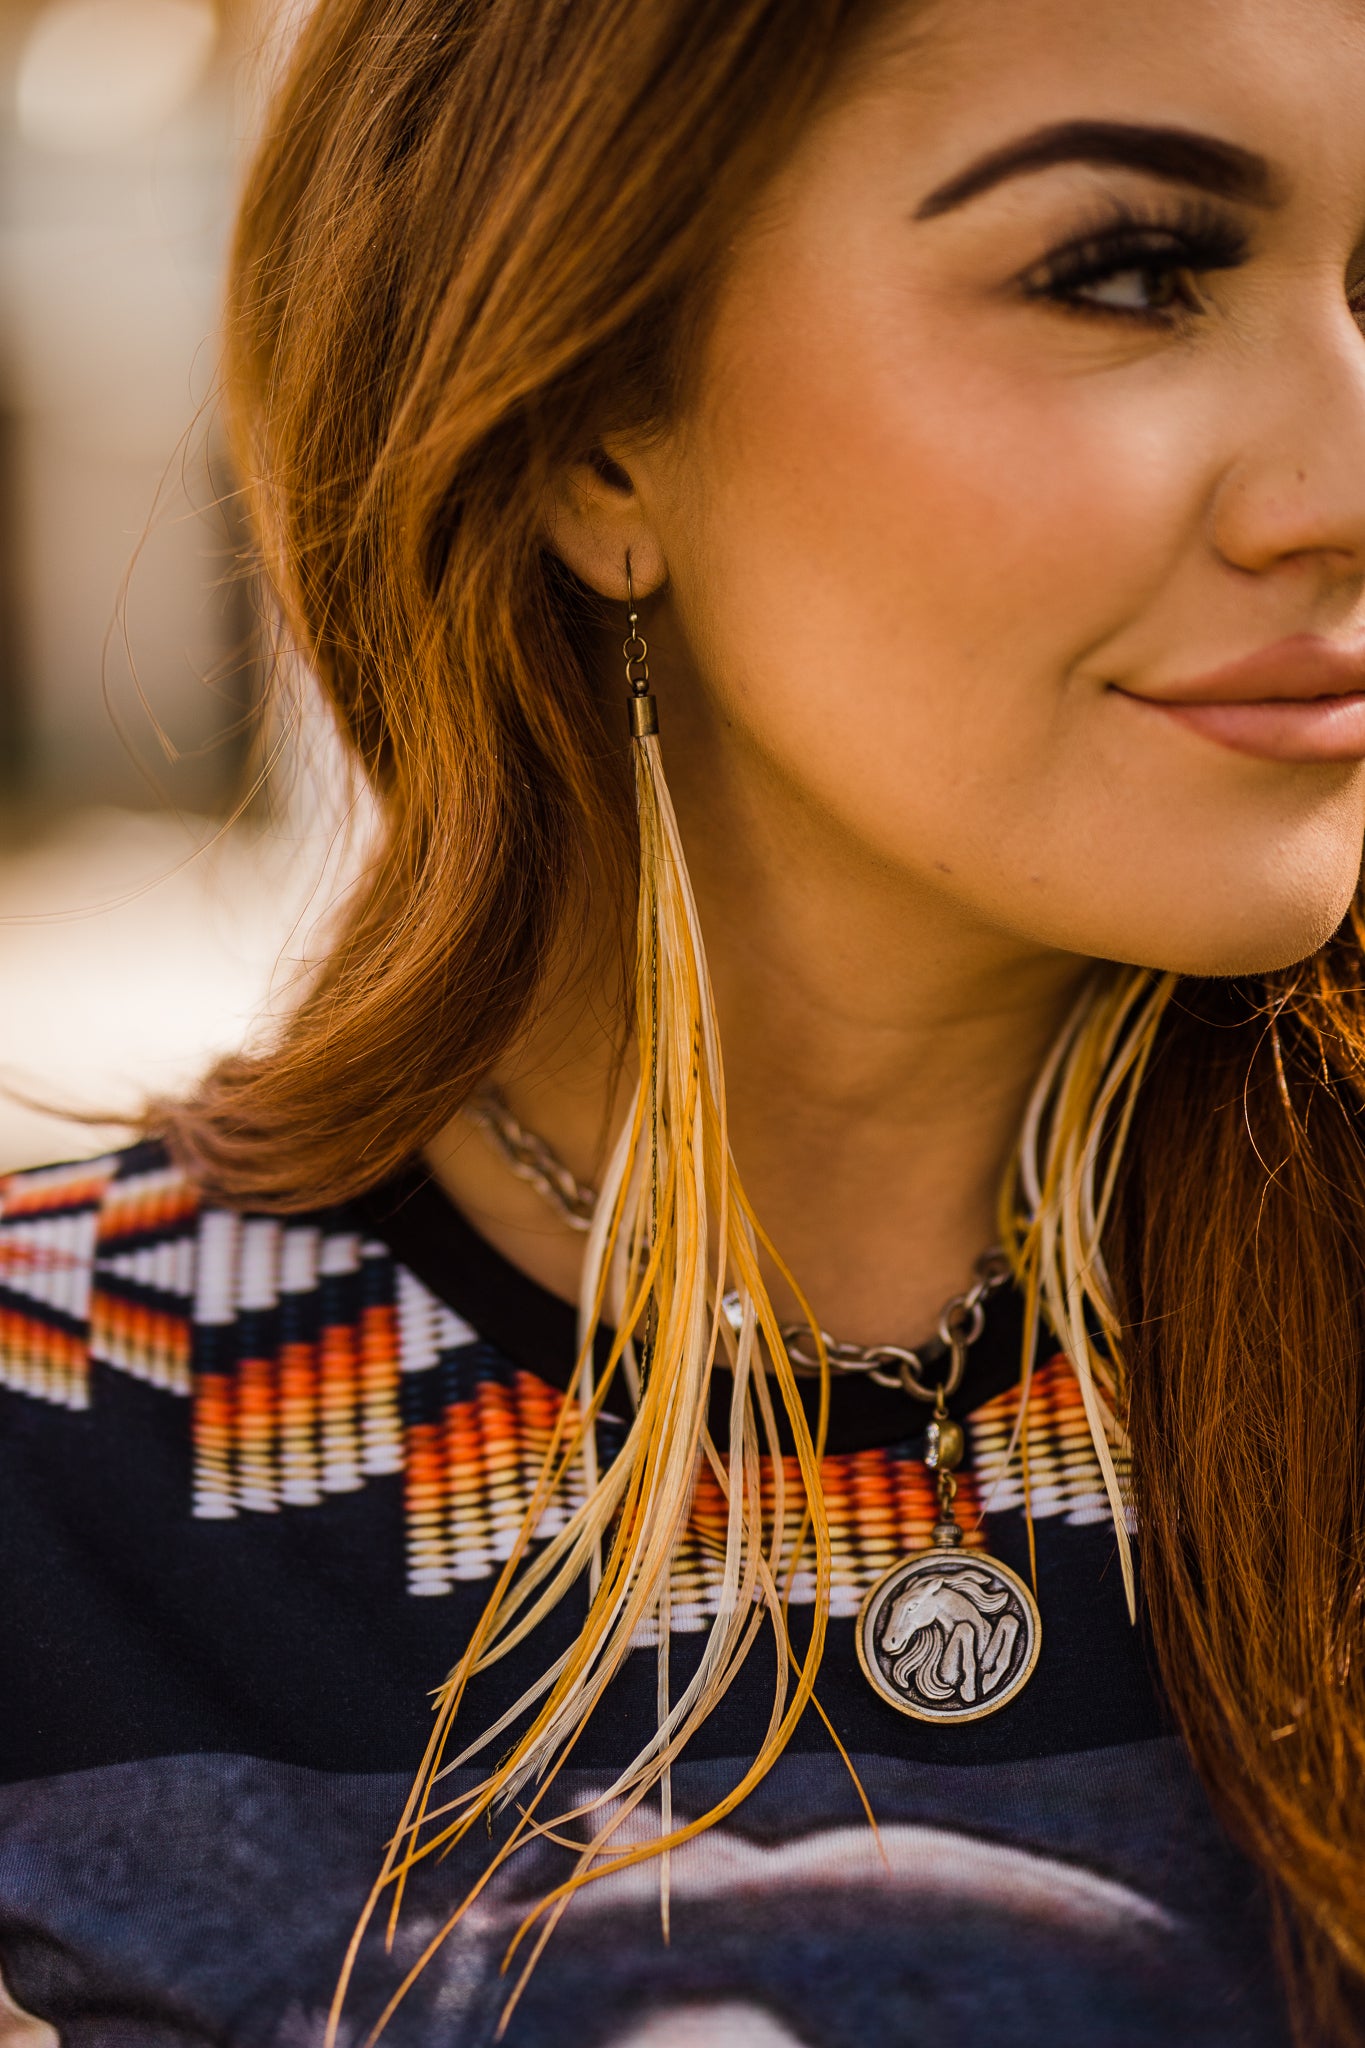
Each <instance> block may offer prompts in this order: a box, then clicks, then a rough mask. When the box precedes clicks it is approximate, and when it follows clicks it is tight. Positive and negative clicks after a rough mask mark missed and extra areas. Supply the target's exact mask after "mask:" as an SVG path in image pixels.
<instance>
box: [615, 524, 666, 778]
mask: <svg viewBox="0 0 1365 2048" xmlns="http://www.w3.org/2000/svg"><path fill="white" fill-rule="evenodd" d="M626 616H627V620H628V622H629V626H630V631H629V632H628V633H627V635H626V638H625V641H624V643H623V645H622V648H621V652H622V654H623V655H624V656H625V660H626V686H627V688H628V689H629V691H630V730H631V734H632V737H633V738H635V739H637V740H645V739H649V738H650V737H651V736H652V735H653V734H654V733H657V732H658V730H659V707H658V705H657V703H656V702H655V700H654V693H653V691H652V690H651V689H650V687H649V643H648V642H647V641H646V640H645V639H644V638H643V637H642V636H641V633H640V617H639V613H638V612H637V611H636V609H635V579H634V577H633V576H632V575H631V569H630V549H629V548H627V549H626Z"/></svg>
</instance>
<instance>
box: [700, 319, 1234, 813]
mask: <svg viewBox="0 0 1365 2048" xmlns="http://www.w3.org/2000/svg"><path fill="white" fill-rule="evenodd" d="M1000 356H1001V351H1000V349H999V347H998V346H997V347H996V348H995V350H994V351H992V350H991V349H990V348H988V347H985V346H982V347H981V348H979V349H978V351H977V352H976V354H975V356H973V354H972V353H970V352H969V351H968V350H967V349H966V348H964V340H963V323H962V322H961V321H957V322H954V321H953V320H952V319H950V318H942V317H940V318H936V317H934V315H933V314H932V313H930V312H928V311H926V310H925V309H922V308H921V309H916V308H914V307H913V306H910V305H907V304H906V303H904V302H902V303H897V302H896V299H895V296H894V295H886V296H882V297H880V298H874V297H870V296H869V295H868V294H866V293H863V294H862V295H861V296H859V295H858V293H857V292H856V291H855V289H854V288H853V286H852V285H848V286H847V288H845V289H839V290H832V291H830V292H828V293H826V294H823V295H819V294H815V293H811V294H808V295H807V296H806V298H805V300H804V301H803V299H802V297H801V295H799V294H798V293H796V292H795V291H792V290H791V289H790V287H789V289H788V292H787V295H786V299H785V302H784V303H778V302H777V299H776V295H775V294H774V301H773V303H771V304H770V305H767V306H764V304H763V302H762V300H761V298H759V299H758V301H757V304H755V303H754V301H753V300H750V302H749V304H748V305H747V306H746V310H745V317H744V319H743V320H742V322H741V321H736V322H735V323H734V324H733V325H732V326H731V327H730V328H729V330H728V331H724V330H723V331H722V334H721V336H720V355H719V361H718V364H717V370H716V374H715V376H714V379H713V386H712V388H713V391H714V393H715V397H714V399H713V403H712V406H711V409H710V411H709V413H708V414H707V415H706V416H705V420H704V427H703V438H702V445H701V447H700V449H699V451H698V467H699V470H700V471H701V473H703V474H704V475H705V477H706V480H707V498H706V507H705V511H704V514H703V515H702V518H701V521H700V528H701V531H700V546H699V554H700V557H701V562H702V563H703V564H704V572H703V574H702V575H701V576H700V577H694V578H692V579H688V580H690V581H692V583H693V584H694V586H695V587H696V588H697V589H704V592H705V598H704V602H703V603H701V604H694V605H693V607H692V614H693V615H692V617H691V618H690V619H689V627H690V630H691V631H692V632H693V635H694V637H696V636H700V637H701V638H702V640H703V641H704V642H705V643H707V644H708V645H709V646H710V648H711V651H712V658H711V660H710V661H709V662H708V664H707V666H708V667H709V669H710V671H711V674H712V679H713V683H714V686H715V687H716V689H717V690H718V691H719V692H721V693H723V694H724V695H726V696H727V697H728V698H729V699H730V700H731V705H730V708H731V709H732V711H733V712H734V713H735V714H736V715H738V716H739V717H740V718H741V719H742V720H743V721H744V722H746V723H752V724H754V725H755V727H757V726H759V725H760V724H764V725H766V724H767V723H768V721H769V719H770V717H771V715H772V714H773V713H774V712H775V711H776V710H777V708H778V707H779V706H780V710H781V716H782V720H783V722H784V724H785V726H786V728H787V731H788V733H789V735H793V736H794V734H795V731H796V730H797V729H799V730H801V731H804V732H806V733H807V735H808V744H809V745H812V746H815V745H818V746H820V747H824V746H826V745H827V744H828V742H829V738H830V732H831V726H832V724H834V722H835V721H837V720H839V719H843V718H845V717H846V715H847V714H848V712H849V711H850V710H851V709H852V707H853V705H854V704H855V703H856V704H857V705H858V706H859V707H860V709H861V712H862V713H863V714H864V715H865V716H866V717H867V718H868V719H870V720H871V721H873V722H874V723H875V726H876V728H877V730H878V731H879V732H880V733H881V734H882V735H883V738H884V740H885V742H886V746H885V747H884V748H883V749H882V751H881V754H880V757H879V760H878V761H866V760H865V761H864V762H863V765H862V770H861V772H862V773H864V774H867V775H870V776H871V777H872V779H873V781H874V782H875V781H876V779H877V776H878V773H879V771H880V773H883V774H886V775H891V774H894V773H895V772H896V763H895V761H894V758H892V757H893V756H894V754H895V752H896V750H897V748H902V749H903V748H911V749H913V758H916V759H918V760H920V761H921V762H923V761H926V760H930V759H932V760H933V761H934V762H935V763H936V764H937V765H938V767H939V769H940V771H941V772H943V773H945V774H948V775H950V776H951V777H952V779H954V780H956V779H958V777H959V776H960V775H961V774H962V773H963V772H964V770H965V766H966V763H965V761H963V760H961V759H959V758H958V757H959V756H961V755H963V754H964V753H965V751H966V747H967V743H968V741H969V739H970V738H971V736H972V733H973V729H974V730H975V733H976V735H977V736H979V734H980V733H981V732H982V731H989V732H991V733H992V734H994V735H995V741H994V749H993V750H994V751H995V752H996V753H997V755H998V758H999V761H1000V765H1001V767H1002V769H1007V770H1008V771H1009V772H1011V773H1014V772H1017V771H1018V769H1019V767H1020V766H1021V764H1023V763H1027V761H1028V760H1029V759H1030V758H1035V757H1041V755H1042V754H1043V753H1044V752H1045V750H1046V749H1047V748H1049V747H1050V746H1051V745H1052V744H1053V741H1054V739H1055V726H1056V718H1057V715H1058V711H1059V706H1060V701H1061V698H1062V696H1063V694H1064V692H1065V690H1066V687H1067V679H1068V677H1069V675H1070V674H1071V672H1072V670H1073V668H1074V667H1075V666H1076V664H1078V663H1080V662H1083V661H1085V660H1086V659H1087V658H1088V657H1090V656H1091V655H1092V654H1093V653H1094V651H1095V650H1096V649H1097V647H1100V646H1102V645H1103V644H1104V643H1106V642H1107V641H1109V640H1110V639H1112V638H1113V637H1114V636H1115V635H1116V634H1118V633H1121V632H1122V631H1123V630H1124V629H1125V628H1126V627H1127V626H1128V625H1129V623H1130V622H1131V620H1132V619H1133V617H1134V616H1135V614H1137V613H1139V612H1141V611H1142V609H1143V608H1144V607H1145V606H1146V605H1147V604H1148V603H1149V601H1150V599H1151V596H1152V593H1153V592H1154V591H1155V590H1157V589H1159V588H1160V587H1161V585H1162V584H1163V582H1164V581H1165V580H1166V579H1168V578H1169V577H1170V575H1171V573H1172V569H1173V565H1174V563H1175V561H1176V559H1177V558H1178V556H1179V554H1180V552H1181V551H1182V549H1185V548H1187V547H1188V546H1189V543H1190V537H1191V532H1192V529H1197V528H1198V526H1199V523H1200V518H1201V508H1202V504H1203V499H1204V490H1203V482H1204V479H1203V475H1202V473H1201V468H1200V464H1199V457H1198V453H1197V449H1198V442H1197V440H1196V439H1195V438H1193V437H1192V436H1191V434H1190V433H1189V432H1188V421H1186V420H1184V419H1181V418H1179V417H1172V408H1171V406H1170V405H1169V404H1166V405H1165V406H1164V407H1163V406H1162V405H1160V404H1157V403H1155V402H1154V401H1153V400H1152V399H1151V398H1150V397H1148V395H1147V394H1144V393H1141V392H1138V393H1132V394H1128V396H1127V399H1126V402H1116V401H1115V392H1114V387H1113V385H1112V384H1111V383H1108V382H1106V381H1105V380H1104V379H1101V378H1096V379H1092V380H1091V381H1090V383H1089V385H1088V386H1086V385H1083V384H1082V382H1081V380H1080V379H1077V378H1071V379H1066V378H1062V379H1059V378H1058V377H1057V376H1056V375H1055V374H1054V375H1052V376H1050V377H1049V376H1047V375H1044V374H1042V373H1037V374H1029V372H1028V370H1027V368H1026V367H1023V366H1021V365H1020V364H1019V363H1017V362H1007V361H1001V360H1000ZM682 598H683V602H684V604H686V602H687V593H686V591H685V590H684V591H683V592H682ZM769 730H771V727H770V726H769ZM855 751H856V750H854V749H851V748H849V747H845V746H842V745H841V746H840V748H839V768H840V773H841V774H847V772H848V768H849V765H850V764H849V755H850V753H853V752H855ZM1035 765H1038V759H1037V758H1035ZM868 793H869V794H871V791H870V790H869V792H868Z"/></svg>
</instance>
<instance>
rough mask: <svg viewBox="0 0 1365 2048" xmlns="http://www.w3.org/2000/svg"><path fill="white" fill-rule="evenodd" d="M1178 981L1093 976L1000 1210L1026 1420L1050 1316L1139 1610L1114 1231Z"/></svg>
mask: <svg viewBox="0 0 1365 2048" xmlns="http://www.w3.org/2000/svg"><path fill="white" fill-rule="evenodd" d="M1175 984H1176V976H1175V975H1173V974H1155V973H1152V972H1151V971H1150V970H1148V969H1146V968H1138V967H1120V968H1104V969H1101V970H1100V971H1099V972H1098V973H1097V974H1096V975H1095V977H1094V978H1093V980H1092V981H1091V982H1090V983H1089V984H1088V986H1087V987H1086V988H1085V990H1084V991H1083V993H1082V995H1081V998H1080V1001H1079V1002H1078V1003H1077V1005H1076V1008H1075V1010H1074V1011H1073V1012H1072V1015H1071V1017H1070V1019H1069V1020H1068V1022H1067V1024H1066V1025H1065V1027H1064V1028H1063V1030H1062V1032H1061V1035H1060V1037H1059V1038H1058V1040H1057V1042H1056V1044H1055V1045H1054V1047H1053V1049H1052V1052H1051V1055H1050V1056H1049V1058H1048V1060H1047V1063H1046V1064H1045V1066H1044V1068H1043V1071H1042V1073H1041V1074H1040V1075H1039V1077H1038V1080H1037V1083H1036V1085H1035V1087H1034V1091H1033V1095H1032V1098H1031V1100H1030V1102H1029V1107H1028V1110H1027V1113H1026V1115H1025V1118H1024V1126H1023V1131H1022V1133H1021V1136H1020V1141H1019V1148H1018V1151H1017V1153H1016V1155H1015V1159H1014V1164H1013V1169H1012V1172H1011V1174H1010V1176H1009V1177H1008V1179H1007V1180H1006V1183H1005V1186H1004V1188H1003V1190H1002V1195H1001V1210H1000V1232H1001V1242H1002V1243H1003V1245H1004V1246H1005V1249H1006V1251H1007V1252H1008V1254H1009V1257H1010V1261H1011V1264H1012V1265H1013V1267H1014V1271H1015V1275H1016V1277H1017V1279H1018V1281H1019V1284H1020V1286H1021V1287H1022V1289H1023V1293H1024V1300H1025V1316H1024V1327H1025V1333H1026V1335H1025V1354H1024V1384H1023V1394H1022V1398H1021V1401H1020V1408H1019V1414H1020V1423H1021V1424H1022V1423H1023V1421H1024V1418H1025V1416H1026V1414H1027V1407H1028V1392H1029V1379H1030V1377H1031V1373H1032V1366H1033V1354H1034V1349H1035V1333H1036V1330H1037V1325H1038V1319H1039V1316H1040V1314H1041V1316H1042V1317H1043V1318H1044V1319H1045V1320H1046V1321H1047V1322H1048V1323H1049V1324H1050V1325H1051V1327H1052V1329H1053V1331H1054V1332H1055V1333H1056V1335H1057V1337H1058V1338H1059V1340H1060V1341H1061V1344H1062V1347H1063V1349H1064V1351H1065V1352H1066V1355H1067V1358H1068V1359H1069V1361H1070V1363H1071V1369H1072V1371H1073V1372H1074V1373H1075V1375H1076V1378H1077V1381H1078V1383H1079V1385H1080V1390H1081V1398H1082V1401H1083V1402H1084V1405H1085V1414H1086V1421H1087V1423H1088V1424H1089V1428H1090V1437H1091V1441H1092V1443H1093V1444H1094V1447H1095V1456H1096V1458H1097V1459H1098V1461H1099V1467H1100V1471H1101V1473H1102V1474H1103V1476H1104V1486H1105V1492H1106V1493H1107V1495H1108V1497H1109V1507H1110V1512H1111V1514H1112V1515H1113V1518H1114V1533H1115V1536H1116V1537H1117V1540H1118V1547H1119V1563H1120V1566H1121V1568H1122V1572H1123V1585H1124V1592H1125V1595H1126V1597H1127V1601H1128V1612H1129V1615H1130V1617H1131V1618H1133V1619H1136V1615H1137V1591H1136V1585H1135V1581H1134V1576H1133V1555H1132V1542H1131V1538H1130V1533H1129V1527H1128V1503H1127V1500H1126V1499H1125V1495H1124V1483H1123V1482H1124V1474H1123V1471H1122V1469H1121V1467H1122V1466H1123V1465H1125V1464H1126V1460H1127V1453H1128V1439H1127V1434H1126V1432H1125V1430H1124V1427H1123V1352H1122V1341H1121V1339H1122V1332H1121V1330H1120V1327H1119V1320H1118V1313H1117V1310H1116V1309H1115V1306H1114V1299H1113V1289H1112V1287H1111V1285H1110V1280H1109V1273H1108V1270H1107V1268H1106V1265H1105V1260H1104V1250H1103V1239H1104V1227H1105V1224H1106V1222H1107V1220H1108V1217H1109V1212H1110V1209H1111V1207H1112V1205H1113V1199H1114V1190H1115V1187H1116V1185H1117V1182H1118V1173H1119V1166H1120V1163H1121V1161H1122V1158H1123V1150H1124V1146H1125V1144H1126V1143H1127V1139H1128V1132H1129V1128H1130V1126H1131V1124H1132V1119H1133V1111H1134V1109H1135V1107H1136V1105H1137V1097H1138V1091H1139V1089H1140V1088H1141V1086H1142V1079H1143V1075H1144V1074H1145V1073H1146V1071H1147V1066H1148V1062H1149V1061H1150V1059H1151V1056H1152V1050H1153V1047H1154V1046H1155V1044H1156V1038H1157V1033H1158V1030H1159V1028H1160V1025H1161V1020H1162V1018H1163V1016H1164V1015H1165V1013H1166V1006H1167V1004H1168V1003H1169V1002H1170V999H1171V995H1172V993H1173V991H1174V989H1175ZM1017 1435H1018V1429H1016V1436H1017ZM1014 1448H1015V1445H1014V1443H1013V1442H1012V1443H1011V1446H1010V1450H1011V1454H1012V1453H1013V1450H1014Z"/></svg>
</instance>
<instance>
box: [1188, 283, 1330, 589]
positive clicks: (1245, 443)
mask: <svg viewBox="0 0 1365 2048" xmlns="http://www.w3.org/2000/svg"><path fill="white" fill-rule="evenodd" d="M1315 297H1316V294H1315ZM1257 353H1258V357H1259V351H1258V352H1257ZM1259 372H1260V374H1258V375H1257V376H1256V378H1255V380H1254V382H1253V384H1252V388H1250V389H1249V390H1245V391H1244V392H1243V394H1242V403H1243V418H1244V420H1245V427H1244V429H1243V438H1242V447H1241V451H1240V453H1239V455H1238V457H1237V459H1236V460H1235V461H1234V463H1233V464H1232V465H1231V466H1230V467H1229V468H1228V470H1227V471H1226V472H1225V473H1224V475H1223V477H1222V479H1221V482H1220V485H1219V488H1218V490H1217V493H1216V495H1215V500H1214V505H1213V529H1214V530H1213V538H1214V543H1215V545H1216V547H1217V549H1218V551H1219V553H1220V554H1221V555H1222V556H1223V558H1224V560H1225V561H1227V562H1229V563H1230V564H1231V565H1232V566H1233V567H1234V568H1237V569H1242V570H1247V571H1250V572H1252V573H1253V574H1257V575H1265V574H1267V573H1268V572H1270V571H1273V570H1275V569H1277V568H1278V567H1280V566H1281V565H1283V564H1286V563H1297V564H1301V565H1304V566H1307V565H1310V564H1311V565H1312V566H1313V567H1315V568H1316V569H1317V571H1318V574H1319V575H1320V576H1321V578H1322V579H1323V581H1324V583H1326V584H1329V585H1336V584H1341V583H1346V582H1349V581H1350V580H1351V579H1352V578H1365V334H1362V332H1361V329H1360V327H1359V326H1358V325H1357V323H1356V319H1355V316H1354V315H1353V313H1352V312H1351V309H1350V307H1349V306H1348V305H1347V304H1346V303H1345V301H1344V299H1343V298H1342V296H1341V294H1340V288H1339V287H1338V288H1337V289H1336V291H1335V292H1333V293H1331V294H1330V296H1329V295H1328V294H1324V295H1323V300H1322V301H1320V302H1319V303H1316V304H1313V305H1307V304H1300V306H1299V307H1298V310H1297V317H1296V318H1295V319H1294V321H1293V325H1292V332H1290V333H1283V332H1282V333H1281V334H1280V336H1279V337H1277V339H1276V341H1275V345H1274V346H1273V347H1267V349H1266V352H1265V355H1264V357H1263V358H1260V360H1259Z"/></svg>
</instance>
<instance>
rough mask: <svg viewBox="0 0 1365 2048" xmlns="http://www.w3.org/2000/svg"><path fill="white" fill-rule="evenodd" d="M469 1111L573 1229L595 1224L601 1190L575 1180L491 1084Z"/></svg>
mask: <svg viewBox="0 0 1365 2048" xmlns="http://www.w3.org/2000/svg"><path fill="white" fill-rule="evenodd" d="M465 1115H466V1116H467V1117H468V1118H469V1121H470V1122H471V1123H473V1124H477V1125H478V1127H479V1129H480V1130H481V1131H484V1132H486V1133H487V1135H488V1136H489V1137H490V1138H491V1139H492V1140H493V1144H494V1147H495V1149H496V1150H497V1151H499V1152H500V1153H501V1154H502V1157H503V1159H504V1161H505V1162H506V1164H507V1165H508V1166H509V1167H510V1168H511V1170H512V1172H513V1173H514V1174H515V1175H516V1177H517V1179H518V1180H524V1181H525V1182H526V1184H527V1186H528V1187H533V1188H534V1189H535V1191H536V1193H537V1194H538V1195H540V1196H542V1197H543V1198H544V1200H545V1201H547V1202H548V1203H549V1204H550V1206H551V1207H552V1208H553V1209H557V1210H558V1211H559V1214H560V1216H561V1217H562V1219H563V1220H564V1222H565V1223H567V1224H568V1226H569V1228H570V1230H580V1231H587V1230H589V1229H590V1228H591V1227H592V1212H593V1210H594V1209H595V1208H596V1207H597V1190H596V1189H595V1188H585V1187H584V1186H583V1183H582V1182H581V1181H578V1180H575V1179H574V1177H573V1175H572V1174H571V1173H570V1171H569V1169H568V1167H567V1166H566V1165H565V1164H564V1162H563V1160H562V1159H557V1158H556V1157H555V1155H554V1153H553V1152H552V1151H551V1150H550V1148H549V1146H548V1145H547V1144H546V1142H545V1140H544V1139H543V1138H538V1137H537V1136H536V1134H535V1132H534V1131H528V1130H527V1129H526V1126H525V1125H524V1124H520V1123H518V1122H517V1119H516V1118H515V1117H514V1116H513V1114H512V1112H511V1110H510V1109H509V1108H508V1107H507V1104H506V1103H505V1102H504V1101H503V1099H502V1097H501V1096H500V1095H498V1094H497V1093H495V1091H494V1090H493V1089H491V1088H485V1089H484V1090H483V1091H482V1092H481V1093H480V1094H478V1095H475V1096H473V1097H471V1099H470V1100H469V1101H468V1102H467V1103H466V1104H465Z"/></svg>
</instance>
